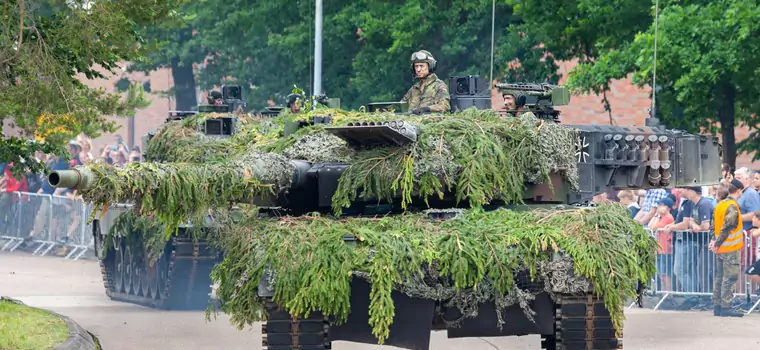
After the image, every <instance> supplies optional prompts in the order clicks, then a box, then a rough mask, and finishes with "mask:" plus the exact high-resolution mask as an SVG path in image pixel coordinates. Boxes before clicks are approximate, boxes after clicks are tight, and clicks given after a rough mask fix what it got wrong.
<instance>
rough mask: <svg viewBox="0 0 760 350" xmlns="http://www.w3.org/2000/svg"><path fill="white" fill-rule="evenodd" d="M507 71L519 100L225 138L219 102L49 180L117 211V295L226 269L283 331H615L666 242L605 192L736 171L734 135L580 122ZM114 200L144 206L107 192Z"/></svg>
mask: <svg viewBox="0 0 760 350" xmlns="http://www.w3.org/2000/svg"><path fill="white" fill-rule="evenodd" d="M466 78H467V79H464V80H462V81H461V84H459V83H458V84H459V85H461V86H460V88H458V89H457V93H459V94H460V96H464V97H461V98H462V101H464V102H461V101H460V102H461V103H459V102H458V103H457V106H459V107H462V106H466V105H471V106H475V107H477V106H481V105H484V103H482V101H480V100H479V99H480V95H478V94H477V91H475V90H477V89H476V87H478V86H481V85H483V84H482V82H481V81H480V80H478V79H476V78H474V77H466ZM465 83H467V84H465ZM468 84H469V85H468ZM500 86H501V87H502V88H504V89H508V90H510V91H511V93H512V94H514V95H516V96H517V97H518V100H520V101H518V102H519V105H520V106H521V107H522V108H523V109H522V110H521V112H520V113H516V114H508V115H506V116H505V115H501V114H500V113H498V112H497V111H493V110H490V109H478V108H472V107H471V108H466V109H464V110H457V111H456V112H454V113H450V114H445V115H441V114H431V115H410V114H408V113H407V112H405V110H404V106H403V104H399V103H385V104H384V103H379V104H373V105H372V106H370V107H371V108H370V110H371V112H348V111H342V110H338V109H331V108H317V109H316V110H313V111H309V112H303V113H300V114H287V115H279V116H272V117H271V118H247V117H245V116H237V118H238V119H236V120H238V121H237V122H235V124H234V125H235V126H234V127H231V128H228V129H227V130H230V133H229V135H227V136H225V137H219V135H218V134H219V133H218V132H215V131H214V130H220V129H219V128H211V127H204V126H205V125H208V121H209V120H212V121H213V119H216V118H223V117H225V116H224V115H217V116H210V115H207V113H206V114H204V113H202V112H201V113H198V114H195V115H188V116H185V117H183V118H181V119H180V120H173V121H170V122H168V123H167V124H166V125H165V126H163V127H162V128H161V129H160V130H158V131H157V132H156V133H155V134H153V135H152V136H151V137H150V138H149V139H148V140H147V142H148V144H149V147H146V149H147V152H148V157H147V159H154V160H155V161H153V162H146V163H140V164H128V165H126V166H123V167H110V166H106V165H102V164H97V163H95V164H92V165H88V166H82V167H78V168H76V169H73V170H64V171H55V172H52V173H51V174H50V175H49V177H48V179H49V181H50V184H51V185H52V186H54V187H67V188H75V189H77V190H78V193H79V194H81V195H82V196H83V197H84V199H85V200H87V201H90V202H92V203H93V204H95V205H96V206H97V208H96V210H95V213H96V214H97V213H101V215H102V216H101V217H97V216H96V217H95V219H96V220H95V221H94V224H93V230H94V234H95V236H96V237H101V236H106V239H102V238H98V239H100V240H102V241H103V242H105V243H106V244H107V245H109V244H112V245H113V246H109V247H107V248H106V249H105V253H104V255H103V256H102V257H101V259H100V261H101V264H102V266H103V271H104V273H105V274H106V276H105V278H104V280H105V281H106V290H107V293H108V295H109V296H111V297H112V298H114V299H117V300H124V301H129V302H134V303H138V304H142V305H146V306H151V307H161V308H170V309H172V308H174V309H176V308H188V307H196V308H197V307H205V306H207V305H206V303H205V302H206V301H207V300H208V294H209V293H208V292H209V289H210V288H209V285H211V284H215V285H216V286H217V287H218V288H215V289H214V294H215V295H216V297H218V300H217V301H216V302H218V303H219V307H220V308H221V309H222V310H223V311H224V312H226V313H228V314H230V315H231V316H232V318H233V319H234V320H236V321H235V322H236V325H237V326H240V327H243V326H245V325H246V324H250V323H252V322H255V321H262V320H263V321H265V323H264V324H263V326H262V332H263V334H264V337H263V338H264V340H263V346H265V347H268V348H269V349H275V348H296V347H298V348H300V349H305V348H309V349H328V348H329V346H330V345H329V344H330V342H332V341H338V340H344V341H352V342H360V343H382V344H386V345H392V346H397V347H400V348H405V349H428V348H429V344H428V343H429V336H430V331H431V330H446V331H447V334H448V336H449V337H450V338H461V337H484V336H489V337H490V336H509V335H526V334H541V335H542V337H543V340H542V344H543V345H542V346H543V347H544V348H547V349H556V348H583V349H586V348H593V349H617V348H619V346H620V338H622V336H621V335H620V332H619V331H620V330H621V329H622V323H621V322H622V315H623V311H622V310H623V303H624V302H625V301H626V298H627V297H635V296H636V295H637V293H638V294H640V293H641V288H640V287H641V286H642V284H641V283H637V281H648V280H649V279H650V278H651V277H652V276H654V274H655V272H656V269H655V254H656V251H657V250H656V248H657V242H656V241H655V240H654V239H653V238H652V237H651V236H650V235H649V234H648V233H647V232H646V231H645V230H644V229H643V227H642V226H641V225H639V224H637V223H635V222H633V220H631V219H630V214H629V213H628V211H627V208H624V207H622V206H620V205H615V204H609V205H599V206H591V205H590V204H591V203H590V202H591V200H592V198H593V197H594V196H595V195H597V194H599V193H603V192H607V191H609V190H615V189H660V188H674V187H693V186H708V185H714V184H718V183H719V180H720V175H721V154H720V145H719V144H718V139H717V138H716V137H713V136H707V135H694V134H689V133H685V132H681V131H678V130H670V129H666V128H664V127H661V126H646V127H638V126H636V127H634V126H631V127H626V126H608V125H564V124H561V123H558V120H559V118H558V117H559V111H556V110H554V108H553V105H554V104H555V103H562V104H566V103H568V102H569V96H568V94H567V91H566V90H564V88H562V87H557V86H551V85H546V84H505V85H500ZM473 91H475V92H473ZM467 94H470V95H467ZM467 96H471V97H467ZM519 96H523V97H522V98H519ZM466 99H470V100H466ZM467 101H469V102H467ZM528 112H530V113H528ZM222 124H223V123H222ZM221 130H223V128H222V129H221ZM159 146H160V147H159ZM115 203H122V204H125V205H127V206H131V207H132V210H131V211H125V213H124V214H121V215H119V216H117V217H113V216H109V215H113V214H109V213H112V212H113V209H109V210H107V211H104V210H98V209H102V208H113V206H114V204H115ZM103 213H105V214H103ZM202 220H205V221H202ZM199 223H203V225H202V224H199ZM101 226H102V227H106V228H107V227H111V228H112V229H110V230H107V231H108V232H103V233H101V232H98V231H97V230H100V229H101ZM196 229H197V230H196ZM204 230H205V231H204ZM197 231H203V232H205V233H204V235H200V233H192V232H197ZM167 233H170V234H167ZM196 234H197V235H196ZM198 235H200V236H198ZM125 237H129V238H130V239H126V238H125ZM134 237H137V239H134ZM199 237H200V239H199ZM157 241H161V242H166V244H165V245H163V246H161V245H158V246H156V242H157ZM116 247H118V248H119V249H116ZM215 248H218V249H215ZM155 256H158V259H157V260H156V259H155V258H151V257H155ZM123 266H126V268H123ZM209 275H210V276H212V277H213V278H210V277H209ZM212 281H213V282H212ZM587 325H593V326H592V327H590V328H589V327H587ZM294 342H296V343H297V344H296V343H294Z"/></svg>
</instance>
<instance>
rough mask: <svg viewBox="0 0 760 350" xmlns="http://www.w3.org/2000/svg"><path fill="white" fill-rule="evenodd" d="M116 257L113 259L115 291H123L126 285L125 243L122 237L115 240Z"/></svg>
mask: <svg viewBox="0 0 760 350" xmlns="http://www.w3.org/2000/svg"><path fill="white" fill-rule="evenodd" d="M113 254H114V259H113V268H114V276H113V283H114V285H113V291H114V292H115V293H121V292H122V290H123V289H122V288H123V287H124V265H125V264H124V245H123V244H122V240H121V239H115V240H114V250H113Z"/></svg>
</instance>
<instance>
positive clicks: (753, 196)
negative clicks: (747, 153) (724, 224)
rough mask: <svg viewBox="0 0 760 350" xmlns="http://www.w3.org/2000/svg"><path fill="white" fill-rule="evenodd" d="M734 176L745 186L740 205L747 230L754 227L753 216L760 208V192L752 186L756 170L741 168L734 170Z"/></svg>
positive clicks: (743, 224) (739, 200)
mask: <svg viewBox="0 0 760 350" xmlns="http://www.w3.org/2000/svg"><path fill="white" fill-rule="evenodd" d="M734 177H735V178H736V180H739V182H741V184H742V185H743V186H744V190H743V191H742V194H741V198H739V199H738V201H737V202H738V203H739V207H740V208H741V210H742V226H743V227H744V229H745V230H749V229H752V228H754V227H753V226H752V218H753V217H754V213H755V212H756V211H758V210H760V194H758V192H757V190H756V189H755V188H754V187H752V179H753V178H754V177H755V174H754V171H753V170H752V169H749V168H746V167H745V168H739V169H737V170H736V172H734Z"/></svg>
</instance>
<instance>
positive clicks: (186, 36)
mask: <svg viewBox="0 0 760 350" xmlns="http://www.w3.org/2000/svg"><path fill="white" fill-rule="evenodd" d="M190 35H191V32H190V30H189V29H185V30H183V31H182V32H181V33H180V35H179V36H180V38H179V39H180V42H181V43H185V42H187V41H188V40H190ZM180 46H181V44H180ZM171 68H172V79H173V80H174V98H175V99H176V100H177V105H176V106H175V109H176V110H178V111H189V110H191V109H192V108H193V107H195V106H197V105H198V101H197V100H196V98H195V72H194V71H193V65H192V63H185V64H181V63H180V59H179V57H172V58H171Z"/></svg>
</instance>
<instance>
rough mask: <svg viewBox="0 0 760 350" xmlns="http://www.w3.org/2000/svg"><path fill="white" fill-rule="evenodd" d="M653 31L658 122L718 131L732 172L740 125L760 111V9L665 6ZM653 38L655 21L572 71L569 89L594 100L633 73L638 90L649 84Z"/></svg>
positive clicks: (744, 0)
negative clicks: (613, 81)
mask: <svg viewBox="0 0 760 350" xmlns="http://www.w3.org/2000/svg"><path fill="white" fill-rule="evenodd" d="M631 1H635V0H631ZM657 31H658V35H657V73H656V74H657V75H656V79H657V83H656V86H657V89H658V91H657V93H656V103H657V116H658V117H659V118H661V119H662V120H663V121H664V122H665V123H666V124H667V125H668V126H669V127H677V128H681V129H685V130H689V131H692V132H699V131H701V130H706V131H708V132H713V133H716V132H718V131H719V132H720V133H721V135H722V138H723V140H722V141H723V142H722V144H723V152H724V161H725V162H726V163H728V164H730V165H731V166H735V163H736V153H737V149H736V140H735V135H734V128H735V127H736V125H737V121H738V122H742V121H744V122H751V123H756V122H757V119H756V117H753V115H757V114H758V112H759V111H760V109H759V108H758V107H760V104H758V101H757V96H758V95H759V94H760V90H759V89H760V88H759V87H758V86H759V83H760V81H758V78H760V75H758V72H757V67H758V66H759V64H760V57H759V56H758V55H757V54H756V53H757V52H758V49H759V48H760V35H758V34H760V7H759V6H758V4H757V2H755V1H749V0H711V1H678V2H676V1H673V2H664V3H663V5H662V8H661V9H660V16H659V28H658V30H657ZM654 32H655V26H654V20H652V24H651V25H650V26H649V28H648V29H647V30H646V31H645V32H642V33H640V34H637V35H636V36H635V38H634V40H631V41H630V42H627V43H624V44H623V45H620V46H619V47H617V48H615V49H613V50H610V51H606V50H605V51H606V52H604V54H602V55H601V56H600V57H598V58H597V59H596V60H594V61H593V62H585V63H582V64H581V65H579V66H578V67H576V69H575V70H574V71H573V72H571V74H570V78H569V83H568V85H570V86H571V88H573V89H574V90H575V91H577V92H596V93H599V92H600V91H605V90H607V89H608V88H609V87H608V83H609V81H610V80H611V79H621V78H624V77H626V76H627V75H628V74H630V73H633V81H634V82H635V83H636V84H637V85H638V86H641V87H643V86H646V85H648V84H651V82H652V78H653V75H654V69H653V68H654V50H653V48H654ZM598 44H599V49H604V48H605V46H604V43H603V42H598ZM650 86H651V85H650ZM751 125H754V124H751ZM757 140H758V136H757V132H756V131H753V136H752V137H751V138H750V139H749V140H748V141H747V142H746V143H745V144H744V145H743V147H744V149H745V150H754V149H752V148H751V147H753V143H754V145H755V146H756V145H757V142H758V141H757ZM755 158H757V154H755Z"/></svg>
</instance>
